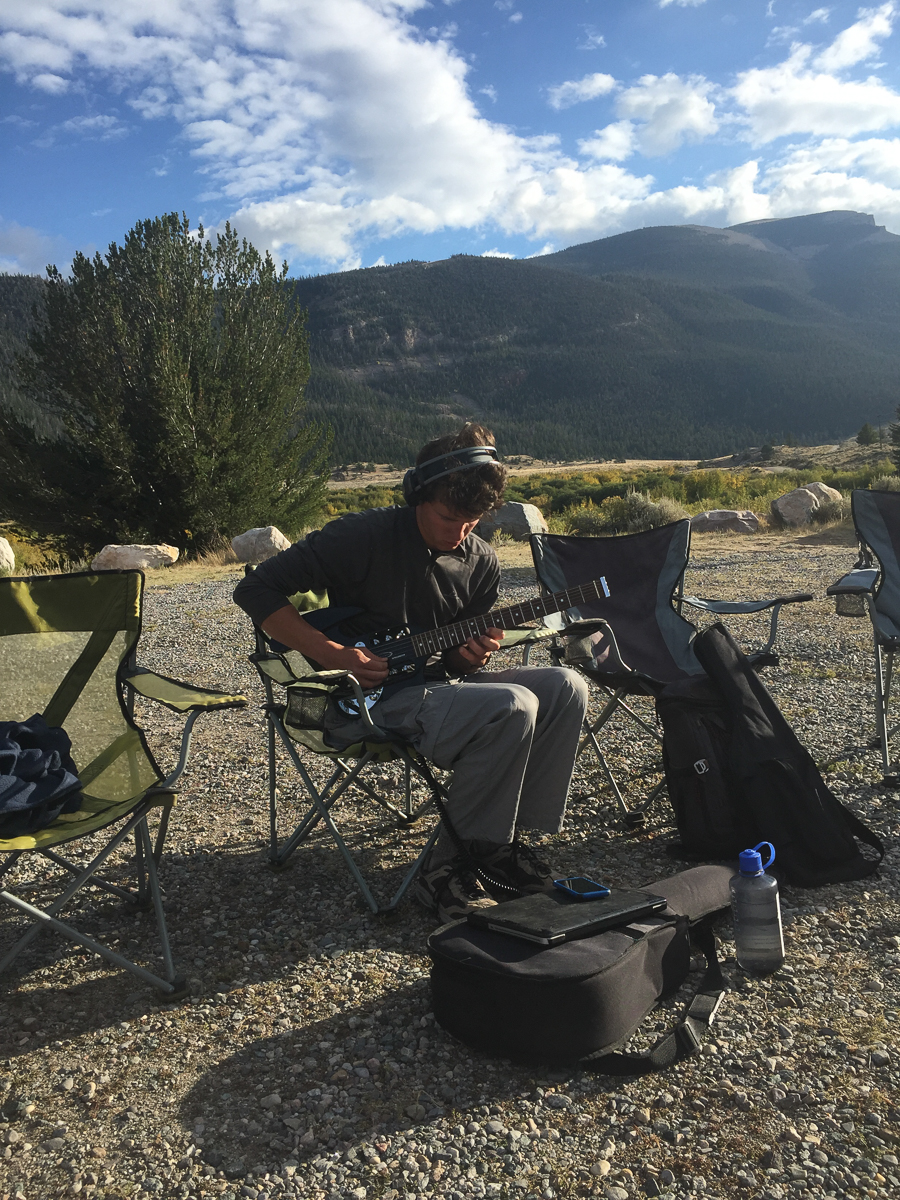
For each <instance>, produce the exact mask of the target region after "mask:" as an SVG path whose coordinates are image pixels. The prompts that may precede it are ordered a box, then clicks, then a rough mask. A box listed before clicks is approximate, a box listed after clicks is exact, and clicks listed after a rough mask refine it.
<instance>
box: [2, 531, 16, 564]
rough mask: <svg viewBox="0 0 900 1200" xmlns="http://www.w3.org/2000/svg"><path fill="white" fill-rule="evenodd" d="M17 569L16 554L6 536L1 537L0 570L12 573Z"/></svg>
mask: <svg viewBox="0 0 900 1200" xmlns="http://www.w3.org/2000/svg"><path fill="white" fill-rule="evenodd" d="M15 569H16V556H15V554H13V548H12V546H11V545H10V544H9V542H8V541H7V540H6V538H5V537H0V571H9V572H10V573H12V572H13V571H14V570H15Z"/></svg>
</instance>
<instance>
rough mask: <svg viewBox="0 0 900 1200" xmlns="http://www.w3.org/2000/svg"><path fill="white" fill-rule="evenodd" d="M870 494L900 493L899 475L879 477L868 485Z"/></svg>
mask: <svg viewBox="0 0 900 1200" xmlns="http://www.w3.org/2000/svg"><path fill="white" fill-rule="evenodd" d="M869 490H870V491H872V492H900V475H879V477H878V478H877V479H873V480H872V482H871V483H870V484H869Z"/></svg>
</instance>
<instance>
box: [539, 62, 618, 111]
mask: <svg viewBox="0 0 900 1200" xmlns="http://www.w3.org/2000/svg"><path fill="white" fill-rule="evenodd" d="M615 86H616V81H615V79H614V78H613V77H612V75H604V74H602V73H601V72H600V71H597V72H595V73H594V74H593V75H585V76H584V78H583V79H570V80H567V82H566V83H560V84H557V86H556V87H552V88H549V89H548V93H547V94H548V96H549V99H550V107H551V108H555V109H561V108H570V107H571V106H572V105H573V104H581V103H582V102H583V101H585V100H596V99H597V97H598V96H606V95H608V94H609V92H611V91H613V90H614V89H615Z"/></svg>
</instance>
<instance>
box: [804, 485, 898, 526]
mask: <svg viewBox="0 0 900 1200" xmlns="http://www.w3.org/2000/svg"><path fill="white" fill-rule="evenodd" d="M898 483H900V480H898ZM846 509H847V506H846V504H845V503H844V501H843V500H826V501H824V503H823V502H822V501H819V507H818V508H817V509H816V510H815V512H814V513H813V515H812V520H813V521H814V522H815V524H816V525H833V524H835V523H836V522H837V521H843V519H844V514H845V512H846Z"/></svg>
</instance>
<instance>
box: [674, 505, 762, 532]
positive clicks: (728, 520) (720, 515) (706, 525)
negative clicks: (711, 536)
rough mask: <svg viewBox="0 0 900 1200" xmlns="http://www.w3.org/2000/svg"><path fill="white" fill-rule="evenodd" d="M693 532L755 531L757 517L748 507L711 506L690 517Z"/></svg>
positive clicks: (757, 527) (757, 521)
mask: <svg viewBox="0 0 900 1200" xmlns="http://www.w3.org/2000/svg"><path fill="white" fill-rule="evenodd" d="M691 529H692V530H693V531H694V532H695V533H756V532H757V530H758V529H759V517H758V516H757V515H756V513H755V512H751V511H750V509H749V508H712V509H710V510H709V511H708V512H702V513H697V515H696V516H694V517H691Z"/></svg>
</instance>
